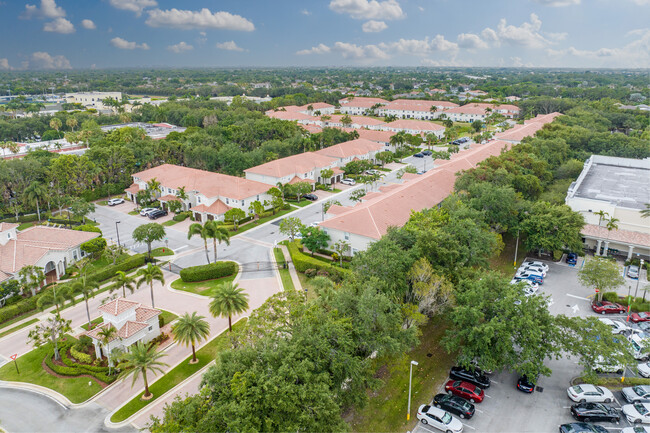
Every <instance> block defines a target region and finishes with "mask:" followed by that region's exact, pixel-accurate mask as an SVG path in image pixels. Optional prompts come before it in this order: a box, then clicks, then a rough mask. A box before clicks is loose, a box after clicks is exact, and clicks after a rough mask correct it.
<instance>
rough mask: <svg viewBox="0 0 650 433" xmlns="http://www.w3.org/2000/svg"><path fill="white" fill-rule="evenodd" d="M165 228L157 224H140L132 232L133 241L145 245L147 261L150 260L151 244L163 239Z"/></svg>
mask: <svg viewBox="0 0 650 433" xmlns="http://www.w3.org/2000/svg"><path fill="white" fill-rule="evenodd" d="M165 235H166V234H165V227H163V226H162V225H160V224H158V223H149V224H142V225H140V226H138V227H136V228H135V230H133V235H132V237H133V240H134V241H136V242H144V243H146V244H147V251H148V255H149V259H151V244H152V243H153V242H155V241H161V240H163V239H164V238H165Z"/></svg>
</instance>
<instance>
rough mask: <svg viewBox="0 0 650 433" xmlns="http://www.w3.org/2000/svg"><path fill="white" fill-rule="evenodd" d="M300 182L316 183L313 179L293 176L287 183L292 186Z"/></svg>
mask: <svg viewBox="0 0 650 433" xmlns="http://www.w3.org/2000/svg"><path fill="white" fill-rule="evenodd" d="M300 182H307V183H316V181H314V180H313V179H303V178H302V177H298V176H294V177H293V179H291V180H290V181H289V184H290V185H294V184H296V183H300Z"/></svg>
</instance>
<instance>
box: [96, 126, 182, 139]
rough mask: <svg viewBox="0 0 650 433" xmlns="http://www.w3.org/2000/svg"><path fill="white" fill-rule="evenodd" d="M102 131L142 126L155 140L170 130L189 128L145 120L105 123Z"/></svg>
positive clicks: (176, 130) (180, 130) (166, 134)
mask: <svg viewBox="0 0 650 433" xmlns="http://www.w3.org/2000/svg"><path fill="white" fill-rule="evenodd" d="M101 128H102V131H104V132H109V131H113V130H115V129H121V128H140V129H143V130H144V132H145V134H147V136H148V137H151V138H153V139H154V140H162V139H163V138H165V137H167V136H168V135H169V133H170V132H185V130H186V129H187V128H184V127H182V126H176V125H172V124H170V123H144V122H131V123H120V124H118V125H104V126H102V127H101Z"/></svg>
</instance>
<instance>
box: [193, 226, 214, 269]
mask: <svg viewBox="0 0 650 433" xmlns="http://www.w3.org/2000/svg"><path fill="white" fill-rule="evenodd" d="M210 234H211V230H210V226H209V225H208V221H206V223H205V224H204V225H201V224H199V223H194V224H192V225H191V226H190V228H189V231H188V232H187V239H190V238H191V237H192V236H194V235H199V236H200V237H201V239H203V247H204V248H205V259H206V260H207V261H208V264H210V256H209V255H208V238H209V237H210Z"/></svg>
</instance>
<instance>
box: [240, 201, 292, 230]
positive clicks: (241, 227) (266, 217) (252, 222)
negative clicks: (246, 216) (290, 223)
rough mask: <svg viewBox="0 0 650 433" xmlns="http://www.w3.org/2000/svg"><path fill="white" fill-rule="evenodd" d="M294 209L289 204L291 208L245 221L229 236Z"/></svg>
mask: <svg viewBox="0 0 650 433" xmlns="http://www.w3.org/2000/svg"><path fill="white" fill-rule="evenodd" d="M294 210H296V208H295V207H294V206H291V209H285V210H281V211H280V212H276V213H275V215H269V216H265V217H262V218H260V219H258V220H257V221H251V222H249V223H246V224H244V225H240V226H239V228H238V229H237V231H235V232H231V233H230V236H235V235H238V234H240V233H244V232H245V231H246V230H250V229H253V228H255V227H257V226H259V225H260V224H264V223H265V222H268V221H271V220H274V219H276V218H279V217H281V216H283V215H286V214H288V213H290V212H293V211H294Z"/></svg>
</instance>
